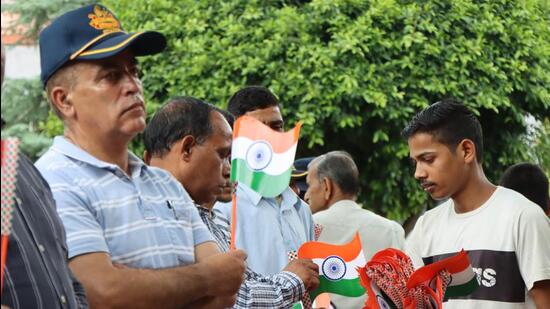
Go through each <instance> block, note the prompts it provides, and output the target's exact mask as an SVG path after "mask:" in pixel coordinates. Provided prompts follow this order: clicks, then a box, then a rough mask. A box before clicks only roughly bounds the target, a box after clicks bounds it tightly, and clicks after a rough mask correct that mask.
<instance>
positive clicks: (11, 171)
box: [0, 138, 19, 290]
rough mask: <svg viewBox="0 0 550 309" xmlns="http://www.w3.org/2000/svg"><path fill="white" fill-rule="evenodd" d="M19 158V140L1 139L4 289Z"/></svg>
mask: <svg viewBox="0 0 550 309" xmlns="http://www.w3.org/2000/svg"><path fill="white" fill-rule="evenodd" d="M18 158H19V140H18V139H16V138H10V139H6V140H2V145H1V166H2V170H1V174H2V175H1V176H0V177H1V180H2V192H1V205H2V259H1V263H2V265H1V269H2V270H1V272H2V277H1V279H0V280H1V287H0V289H2V290H3V289H4V267H5V266H6V257H7V253H8V240H9V235H10V234H11V225H12V214H13V203H14V202H15V183H16V181H17V177H16V176H17V159H18Z"/></svg>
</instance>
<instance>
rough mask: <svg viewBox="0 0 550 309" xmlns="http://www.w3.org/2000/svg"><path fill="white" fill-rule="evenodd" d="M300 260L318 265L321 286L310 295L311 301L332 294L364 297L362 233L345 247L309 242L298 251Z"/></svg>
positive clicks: (356, 235)
mask: <svg viewBox="0 0 550 309" xmlns="http://www.w3.org/2000/svg"><path fill="white" fill-rule="evenodd" d="M298 257H299V258H305V259H312V260H313V262H314V263H315V264H317V265H319V281H320V284H319V287H318V288H317V289H316V290H315V291H313V292H311V293H310V295H311V299H315V297H316V296H317V295H318V294H321V293H324V292H329V293H335V294H339V295H344V296H349V297H357V296H361V295H363V294H365V289H364V288H363V287H362V286H361V284H360V282H359V272H358V271H357V269H358V268H360V267H363V266H364V265H365V257H364V255H363V249H362V248H361V240H360V238H359V234H358V233H356V234H355V238H354V239H353V240H352V241H351V242H349V243H348V244H345V245H332V244H327V243H322V242H315V241H310V242H306V243H305V244H303V245H302V246H301V247H300V249H299V250H298Z"/></svg>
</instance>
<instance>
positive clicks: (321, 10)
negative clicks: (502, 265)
mask: <svg viewBox="0 0 550 309" xmlns="http://www.w3.org/2000/svg"><path fill="white" fill-rule="evenodd" d="M106 4H107V5H108V6H109V7H110V8H112V9H113V11H114V12H115V13H116V14H117V16H118V17H119V18H120V19H121V20H122V23H123V25H124V27H125V28H126V29H129V30H143V29H156V30H158V31H161V32H163V33H164V34H166V35H167V37H168V48H167V50H166V51H165V52H164V53H162V54H160V55H156V56H152V57H146V58H144V59H143V61H142V71H143V78H142V80H143V83H144V89H145V94H146V97H147V98H148V112H149V113H150V114H151V113H153V112H154V111H155V110H157V109H158V108H159V106H160V104H162V103H163V102H165V101H166V100H167V99H168V98H171V97H173V96H176V95H192V96H196V97H199V98H203V99H206V100H207V101H209V102H212V103H214V104H216V105H219V106H221V107H225V106H226V102H227V100H228V98H229V97H230V96H231V95H232V94H233V93H234V92H235V91H237V90H238V89H239V88H241V87H242V86H244V85H251V84H260V85H264V86H267V87H269V88H270V89H271V90H272V91H273V92H274V93H275V94H277V95H278V97H279V98H280V100H281V102H282V104H283V114H284V116H285V119H286V121H287V124H288V126H290V125H291V124H293V123H295V122H296V121H298V120H301V121H302V122H303V124H304V126H303V134H302V141H301V146H300V149H299V153H300V155H312V154H313V155H317V154H320V153H323V152H325V151H328V150H334V149H344V150H347V151H349V152H350V153H351V154H352V155H353V156H354V158H355V159H356V161H357V163H358V166H359V168H360V172H361V184H362V189H363V190H362V195H361V197H360V199H361V201H363V202H364V204H365V206H366V207H367V208H370V209H373V210H375V211H376V212H378V213H382V214H385V215H387V216H389V217H390V218H393V219H397V220H404V219H406V218H408V217H409V216H410V215H412V214H415V213H418V212H419V211H420V210H422V209H423V208H425V207H426V206H427V205H431V202H430V201H428V198H427V196H426V194H424V193H423V192H421V191H420V189H419V187H418V185H417V184H416V182H415V180H414V179H413V178H412V168H411V167H410V164H409V163H408V161H409V160H408V148H407V144H406V142H405V141H404V140H402V139H401V137H400V135H399V133H400V131H401V129H402V128H403V127H404V126H405V124H406V123H407V122H408V121H409V120H410V119H411V118H412V116H413V115H414V114H415V113H416V112H417V111H419V110H420V109H422V108H424V107H426V106H428V105H429V104H430V103H433V102H435V101H438V100H440V99H442V98H444V97H455V98H457V99H459V100H462V101H463V102H465V104H467V105H468V106H469V107H470V108H471V109H473V110H474V111H475V112H476V113H477V114H478V115H479V117H480V119H481V121H482V125H483V129H484V135H485V149H486V152H485V156H484V165H485V170H486V173H487V174H488V176H489V178H490V179H492V180H495V181H496V180H497V179H498V177H499V176H500V174H501V172H502V171H503V170H504V168H505V166H508V165H510V164H512V163H516V162H518V161H525V160H528V161H535V162H537V163H541V164H545V166H544V168H545V170H546V171H547V172H550V166H548V156H547V155H544V153H545V154H548V132H549V130H548V121H549V120H548V115H549V114H550V113H549V112H550V90H549V87H548V85H550V64H549V61H550V43H549V42H550V29H549V27H548V24H549V18H548V16H550V7H549V5H548V3H546V2H545V1H542V0H539V1H537V0H532V1H530V0H520V1H511V0H491V1H489V0H486V1H471V0H430V1H408V0H372V1H360V0H313V1H299V0H294V1H292V0H287V1H260V0H251V1H248V0H246V1H245V0H227V1H211V0H203V1H195V0H181V1H170V0H148V1H135V0H116V1H115V0H108V3H106ZM50 115H51V114H50ZM527 115H531V116H532V117H533V118H534V119H535V120H536V121H541V122H542V123H544V124H545V125H543V126H539V127H537V128H536V129H535V130H534V131H533V132H534V133H533V132H531V133H529V132H528V127H529V126H528V123H527V122H526V116H527ZM539 123H540V122H539ZM46 127H47V130H48V132H49V133H50V135H51V133H52V132H55V131H56V130H57V131H58V130H59V128H60V127H59V125H58V122H57V121H56V120H54V119H53V118H52V117H51V116H50V119H49V120H48V122H47V125H46ZM545 143H546V144H545ZM133 147H134V149H141V148H142V147H143V146H142V144H141V142H140V141H137V142H136V143H135V144H134V145H133ZM137 152H138V153H139V152H140V151H137ZM541 152H542V153H543V154H542V155H541Z"/></svg>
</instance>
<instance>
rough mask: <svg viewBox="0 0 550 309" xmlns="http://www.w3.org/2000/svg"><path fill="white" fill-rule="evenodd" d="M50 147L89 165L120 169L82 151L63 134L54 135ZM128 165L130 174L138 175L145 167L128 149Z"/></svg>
mask: <svg viewBox="0 0 550 309" xmlns="http://www.w3.org/2000/svg"><path fill="white" fill-rule="evenodd" d="M52 149H53V150H55V151H58V152H60V153H62V154H64V155H65V156H67V157H69V158H73V159H75V160H78V161H81V162H84V163H87V164H89V165H92V166H95V167H98V168H102V169H108V170H117V169H120V168H119V167H118V166H117V165H115V164H112V163H109V162H105V161H102V160H99V159H98V158H96V157H94V156H92V155H91V154H89V153H88V152H86V151H84V150H83V149H82V148H80V147H78V146H77V145H75V144H73V143H71V142H70V141H69V140H68V139H66V138H65V137H63V136H56V137H55V138H54V140H53V145H52ZM128 165H129V167H130V171H131V173H132V176H136V175H139V174H140V173H141V171H142V170H143V169H146V168H147V165H145V163H144V162H143V161H142V160H141V159H140V158H138V157H137V156H136V155H135V154H133V153H131V152H130V151H128Z"/></svg>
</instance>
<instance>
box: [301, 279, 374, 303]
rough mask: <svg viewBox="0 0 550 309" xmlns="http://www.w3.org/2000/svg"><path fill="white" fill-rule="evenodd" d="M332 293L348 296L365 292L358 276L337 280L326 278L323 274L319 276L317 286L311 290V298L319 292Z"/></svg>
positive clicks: (356, 295) (355, 295)
mask: <svg viewBox="0 0 550 309" xmlns="http://www.w3.org/2000/svg"><path fill="white" fill-rule="evenodd" d="M325 292H328V293H334V294H338V295H343V296H348V297H358V296H361V295H363V294H365V288H363V287H362V286H361V283H360V281H359V277H357V278H355V279H342V280H338V281H331V280H328V279H327V278H326V277H325V276H319V287H318V288H317V290H315V291H313V292H311V294H310V296H311V299H315V297H317V295H319V294H321V293H325Z"/></svg>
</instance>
